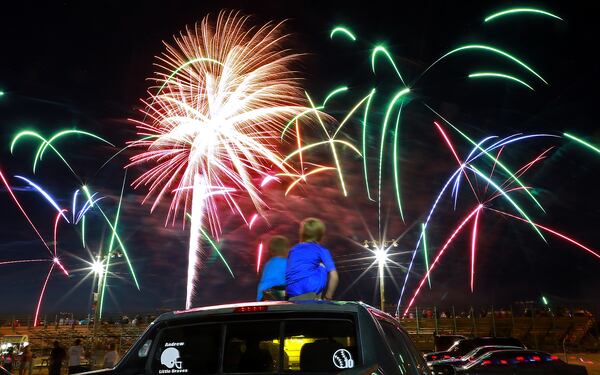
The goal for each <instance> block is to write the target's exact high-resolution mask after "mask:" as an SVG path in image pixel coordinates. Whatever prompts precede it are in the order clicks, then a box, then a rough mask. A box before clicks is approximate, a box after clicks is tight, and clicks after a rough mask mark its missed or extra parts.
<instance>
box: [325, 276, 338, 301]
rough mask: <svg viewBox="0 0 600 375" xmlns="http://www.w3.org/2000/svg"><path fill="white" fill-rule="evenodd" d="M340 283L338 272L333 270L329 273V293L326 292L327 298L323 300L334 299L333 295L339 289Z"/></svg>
mask: <svg viewBox="0 0 600 375" xmlns="http://www.w3.org/2000/svg"><path fill="white" fill-rule="evenodd" d="M339 282H340V277H339V275H338V272H337V270H335V269H333V270H331V271H329V277H328V280H327V292H325V296H324V297H323V299H326V300H330V299H333V294H334V293H335V290H336V289H337V286H338V283H339Z"/></svg>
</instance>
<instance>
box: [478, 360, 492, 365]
mask: <svg viewBox="0 0 600 375" xmlns="http://www.w3.org/2000/svg"><path fill="white" fill-rule="evenodd" d="M491 364H492V361H490V360H489V359H486V360H484V361H483V362H481V365H482V366H487V365H491Z"/></svg>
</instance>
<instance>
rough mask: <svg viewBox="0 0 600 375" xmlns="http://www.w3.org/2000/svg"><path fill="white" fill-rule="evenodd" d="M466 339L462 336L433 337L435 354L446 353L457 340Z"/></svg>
mask: <svg viewBox="0 0 600 375" xmlns="http://www.w3.org/2000/svg"><path fill="white" fill-rule="evenodd" d="M463 339H466V337H465V336H463V335H434V336H433V345H434V347H435V351H436V352H441V351H446V350H448V349H450V347H451V346H452V345H453V344H454V343H455V342H456V341H458V340H463Z"/></svg>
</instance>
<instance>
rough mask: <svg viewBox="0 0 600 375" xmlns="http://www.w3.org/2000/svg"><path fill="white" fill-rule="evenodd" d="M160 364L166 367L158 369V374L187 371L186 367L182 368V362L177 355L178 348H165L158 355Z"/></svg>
mask: <svg viewBox="0 0 600 375" xmlns="http://www.w3.org/2000/svg"><path fill="white" fill-rule="evenodd" d="M160 364H161V365H163V366H165V367H166V368H167V369H168V370H167V369H162V370H159V372H158V373H159V374H179V373H185V372H187V369H184V368H182V366H183V364H182V362H181V359H180V357H179V350H177V349H175V348H173V347H169V348H166V349H165V350H164V351H163V352H162V354H161V355H160Z"/></svg>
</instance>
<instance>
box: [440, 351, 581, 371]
mask: <svg viewBox="0 0 600 375" xmlns="http://www.w3.org/2000/svg"><path fill="white" fill-rule="evenodd" d="M444 370H445V372H438V374H444V375H467V374H468V375H479V374H481V375H491V374H498V375H501V374H513V375H520V374H527V375H558V374H560V375H587V370H586V368H585V367H583V366H578V365H571V364H567V363H565V362H563V361H561V360H560V359H559V358H558V357H556V356H553V355H551V354H549V353H546V352H541V351H537V350H497V351H493V352H489V353H487V354H485V355H483V356H481V357H480V358H479V359H478V360H476V361H474V362H471V363H469V364H467V365H465V366H462V367H458V368H454V367H452V366H448V367H446V368H445V369H444Z"/></svg>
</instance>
